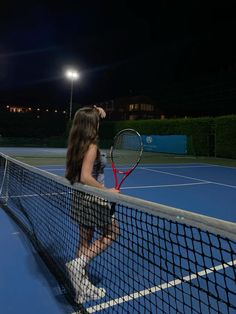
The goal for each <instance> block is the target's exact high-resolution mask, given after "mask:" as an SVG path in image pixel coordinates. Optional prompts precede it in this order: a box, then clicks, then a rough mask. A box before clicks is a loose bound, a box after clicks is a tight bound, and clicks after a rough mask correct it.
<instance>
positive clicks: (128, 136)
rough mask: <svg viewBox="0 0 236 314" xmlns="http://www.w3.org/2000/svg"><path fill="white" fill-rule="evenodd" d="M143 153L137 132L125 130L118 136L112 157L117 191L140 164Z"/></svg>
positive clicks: (112, 148)
mask: <svg viewBox="0 0 236 314" xmlns="http://www.w3.org/2000/svg"><path fill="white" fill-rule="evenodd" d="M142 152H143V143H142V139H141V136H140V134H139V133H138V132H137V131H135V130H133V129H124V130H122V131H120V132H118V133H117V134H116V136H115V138H114V144H113V146H112V147H111V150H110V157H111V165H112V170H113V173H114V179H115V188H116V189H117V190H119V189H120V186H121V185H122V183H123V182H124V180H125V179H126V178H127V177H128V176H129V175H130V174H131V172H132V171H134V169H135V168H136V167H137V165H138V164H139V162H140V159H141V156H142ZM119 179H120V180H119Z"/></svg>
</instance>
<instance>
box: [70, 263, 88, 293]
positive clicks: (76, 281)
mask: <svg viewBox="0 0 236 314" xmlns="http://www.w3.org/2000/svg"><path fill="white" fill-rule="evenodd" d="M66 269H67V273H68V276H69V279H70V282H71V284H72V286H73V288H74V290H75V292H76V293H77V292H79V290H80V283H81V280H82V277H83V276H85V269H84V268H81V267H80V266H79V263H78V258H75V259H73V260H72V261H70V262H68V263H66Z"/></svg>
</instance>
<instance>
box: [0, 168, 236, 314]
mask: <svg viewBox="0 0 236 314" xmlns="http://www.w3.org/2000/svg"><path fill="white" fill-rule="evenodd" d="M41 169H44V170H46V171H48V172H51V173H53V174H56V175H59V176H64V173H65V168H64V167H63V166H56V165H55V166H53V165H51V166H43V167H41ZM105 175H106V186H107V187H113V185H114V181H113V174H112V169H111V168H110V167H107V168H106V169H105ZM121 193H124V194H126V195H131V196H135V197H138V198H141V199H144V200H148V201H152V202H156V203H161V204H165V205H169V206H172V207H176V208H180V209H184V210H187V211H192V212H195V213H199V214H202V215H207V216H211V217H214V218H218V219H222V220H227V221H230V222H234V223H236V210H235V204H236V168H233V167H225V166H217V165H210V164H201V163H192V164H161V165H151V164H150V165H140V166H139V167H138V168H137V169H136V170H135V171H134V172H133V174H132V175H130V177H128V178H127V180H126V181H125V183H124V185H123V186H122V189H121ZM146 233H147V234H148V230H146ZM144 236H145V235H144ZM127 238H128V235H127ZM116 245H117V244H115V243H114V244H113V248H110V249H113V250H114V251H115V246H116ZM0 247H1V252H2V253H1V259H0V313H2V314H13V313H14V314H15V313H24V314H27V313H34V314H39V313H40V314H42V313H50V314H60V313H66V314H69V313H73V309H72V307H71V306H70V305H69V304H68V303H67V301H66V300H65V299H64V297H63V295H62V294H61V293H60V288H59V287H58V284H57V282H56V281H55V279H54V277H53V276H52V275H51V274H50V272H49V271H48V270H47V268H46V266H45V265H44V263H43V262H42V261H41V259H40V257H38V256H37V254H36V252H34V249H33V248H32V246H31V245H30V243H29V241H28V240H27V239H26V237H25V235H24V234H23V232H22V231H21V229H19V228H18V226H17V225H16V224H15V223H14V222H12V220H11V219H10V218H9V217H8V216H7V215H6V213H5V212H4V211H1V210H0ZM149 249H150V250H152V249H154V248H152V247H149ZM99 258H100V257H98V262H99ZM107 258H108V257H107ZM110 258H111V259H112V258H113V259H114V260H112V261H109V263H108V264H109V265H110V264H111V265H114V269H113V270H109V271H111V272H114V274H115V273H116V269H115V265H116V261H115V258H114V257H110ZM126 262H128V263H129V262H130V263H132V254H131V256H129V261H126ZM95 264H96V262H95ZM95 266H96V265H95ZM206 266H207V265H206ZM117 267H118V266H117ZM103 271H104V270H103ZM123 271H124V272H123V274H122V276H124V277H126V276H127V278H128V277H129V276H128V275H129V274H128V269H127V270H125V269H124V270H123ZM142 271H143V270H141V269H140V275H142ZM126 272H127V273H126ZM155 272H159V269H158V267H156V269H155V270H154V273H155ZM209 276H211V274H210V275H209ZM172 279H173V278H168V279H167V281H171V280H172ZM102 284H103V286H105V287H106V282H102ZM230 285H231V286H232V287H231V288H232V289H235V288H234V287H233V285H232V283H231V284H230ZM146 287H148V282H143V283H142V286H140V285H138V280H137V287H133V289H134V290H135V291H136V290H139V291H140V290H143V291H144V290H145V289H146ZM107 289H109V287H107ZM129 289H130V288H128V285H127V287H124V288H123V289H122V296H123V295H124V292H125V293H126V294H127V295H130V294H132V291H130V290H129ZM171 289H173V288H171ZM193 293H194V291H193ZM120 297H121V295H120V293H119V291H117V292H116V293H114V295H113V298H114V300H116V301H117V302H119V301H120V302H123V303H125V302H126V301H125V299H122V300H119V298H120ZM148 297H149V298H150V299H151V298H152V293H150V294H149V296H148ZM109 301H110V300H107V299H105V300H102V301H101V303H106V306H107V307H108V308H106V311H107V312H106V313H108V311H109V313H119V312H118V310H117V308H116V306H117V305H115V306H111V308H110V310H109ZM127 302H132V301H130V300H127ZM234 304H235V305H236V300H234ZM193 306H194V304H193ZM85 307H86V308H88V309H89V310H90V313H96V311H95V310H93V308H92V307H93V303H92V302H91V303H88V304H85ZM147 312H148V313H158V312H156V309H155V308H153V309H147ZM99 313H102V311H99ZM124 313H125V312H124ZM127 313H128V312H127ZM139 313H145V308H144V307H142V306H141V307H140V309H139ZM172 313H174V311H173V312H172ZM222 313H223V312H222ZM232 313H233V312H232Z"/></svg>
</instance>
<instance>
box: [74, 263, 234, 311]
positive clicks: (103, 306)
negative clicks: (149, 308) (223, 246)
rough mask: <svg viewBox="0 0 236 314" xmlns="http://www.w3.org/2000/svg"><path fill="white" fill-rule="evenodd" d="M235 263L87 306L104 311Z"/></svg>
mask: <svg viewBox="0 0 236 314" xmlns="http://www.w3.org/2000/svg"><path fill="white" fill-rule="evenodd" d="M235 265H236V260H233V261H230V262H228V263H224V264H220V265H217V266H214V267H211V268H208V269H204V270H202V271H199V272H198V273H196V274H191V275H188V276H185V277H183V278H182V279H181V280H180V279H174V280H172V281H169V282H166V283H163V284H161V285H158V286H154V287H151V288H148V289H145V290H141V291H137V292H134V293H131V294H128V295H125V296H122V297H119V298H116V299H113V300H110V301H108V302H104V303H101V304H98V305H95V306H91V307H89V308H87V309H86V311H87V312H88V313H96V312H99V311H102V310H104V309H106V308H109V307H112V306H115V305H119V304H122V303H124V302H129V301H133V300H135V299H138V298H141V297H144V296H147V295H149V294H151V293H155V292H158V291H160V290H164V289H168V288H172V287H174V286H177V285H180V284H182V283H185V282H188V281H191V280H194V279H196V278H198V277H203V276H206V275H208V274H211V273H213V272H217V271H220V270H222V269H226V268H228V267H232V266H235ZM72 314H78V313H77V312H75V313H72Z"/></svg>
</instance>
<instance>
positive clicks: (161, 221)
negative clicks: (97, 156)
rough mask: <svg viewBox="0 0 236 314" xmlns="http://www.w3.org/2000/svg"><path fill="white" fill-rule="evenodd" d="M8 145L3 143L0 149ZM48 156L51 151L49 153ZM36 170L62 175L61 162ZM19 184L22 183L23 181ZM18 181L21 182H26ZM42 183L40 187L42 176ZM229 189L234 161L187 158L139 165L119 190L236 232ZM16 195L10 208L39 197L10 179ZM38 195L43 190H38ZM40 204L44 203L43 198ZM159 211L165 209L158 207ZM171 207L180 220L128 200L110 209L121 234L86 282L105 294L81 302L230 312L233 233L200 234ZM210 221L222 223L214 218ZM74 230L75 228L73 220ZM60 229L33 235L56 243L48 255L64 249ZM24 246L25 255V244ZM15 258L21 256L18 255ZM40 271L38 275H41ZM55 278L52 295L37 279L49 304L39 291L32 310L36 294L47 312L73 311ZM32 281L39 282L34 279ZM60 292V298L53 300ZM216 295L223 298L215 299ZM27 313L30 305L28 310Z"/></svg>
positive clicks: (235, 290) (234, 180)
mask: <svg viewBox="0 0 236 314" xmlns="http://www.w3.org/2000/svg"><path fill="white" fill-rule="evenodd" d="M10 151H11V150H10V149H7V150H6V151H5V153H9V152H10ZM29 151H30V152H31V153H32V154H33V155H34V154H35V152H34V151H33V150H32V149H30V150H29ZM44 153H45V156H47V158H48V162H49V161H54V159H53V158H54V157H52V156H49V155H50V150H47V149H46V150H45V151H44ZM18 154H19V152H18ZM24 154H26V151H24V152H22V155H24ZM48 154H49V155H48ZM57 154H58V155H57V157H55V158H56V160H59V159H60V158H62V159H61V161H62V160H63V154H64V151H62V150H58V151H57ZM53 156H55V151H54V152H53ZM50 158H51V159H50ZM22 159H23V157H22V158H21V160H22ZM40 168H41V169H43V170H46V171H48V172H50V173H52V174H54V175H57V176H62V177H63V176H64V171H65V168H64V165H63V162H61V165H60V163H59V162H58V164H54V163H51V162H50V165H49V164H47V165H46V164H45V165H43V166H40ZM12 171H13V170H12ZM17 171H20V170H14V171H13V172H12V173H13V174H15V173H16V172H17ZM105 172H106V185H107V186H110V187H112V186H113V185H114V182H113V175H112V169H111V167H109V166H108V167H107V168H106V170H105ZM37 178H38V177H37V176H35V177H34V178H33V179H32V184H33V183H37ZM50 180H51V178H50ZM20 182H21V183H22V181H20ZM50 182H51V181H50ZM22 184H23V185H24V182H23V183H22ZM44 185H46V181H45V183H44ZM48 189H49V188H48ZM235 189H236V168H235V167H230V166H222V165H215V164H206V163H199V162H188V163H175V164H151V163H150V164H141V165H140V166H139V167H138V168H137V169H136V170H135V172H134V173H133V174H132V176H130V177H128V179H127V180H126V182H125V183H124V185H123V187H122V189H121V192H122V194H125V195H128V196H132V197H133V196H134V197H138V198H139V199H142V200H146V201H151V202H155V203H160V204H163V205H166V206H167V207H166V209H168V206H170V207H174V208H179V209H183V210H186V211H187V212H189V213H190V214H191V212H194V213H197V214H200V215H203V216H210V217H213V218H216V219H220V220H225V221H228V222H231V227H232V229H230V230H233V229H234V235H235V228H234V227H235V225H234V223H236V212H235V204H236V193H235ZM14 193H15V194H14V195H15V196H14V197H15V198H14V200H13V201H12V207H14V206H16V202H17V205H19V198H20V199H21V201H20V205H21V207H22V208H26V207H27V203H28V200H29V199H30V202H31V203H34V202H35V203H37V202H38V195H36V194H34V192H32V191H31V194H29V191H27V190H25V191H23V192H22V188H19V191H17V188H16V185H14ZM22 193H23V194H22ZM26 193H28V194H26ZM40 193H42V194H43V195H45V192H43V190H42V192H40ZM50 193H53V192H52V191H51V192H50ZM22 195H23V198H22ZM26 195H27V197H26ZM18 196H21V197H18ZM29 196H30V197H29ZM54 198H55V200H54ZM50 199H51V201H50V202H51V203H50V204H51V205H50V206H51V208H50V213H51V215H50V213H49V212H45V213H44V214H43V215H44V216H45V217H44V219H45V221H44V220H43V219H42V220H41V221H40V222H39V220H37V221H38V224H37V225H34V228H36V230H35V231H36V232H37V231H39V230H41V227H42V226H44V227H45V226H46V221H47V219H51V218H52V217H53V205H54V204H55V205H56V206H55V207H57V206H58V205H57V202H58V194H56V195H54V197H53V195H52V194H51V195H50ZM16 200H17V201H16ZM44 201H45V202H46V200H43V199H42V200H40V202H42V203H40V202H38V205H37V207H38V208H44V203H43V202H44ZM128 201H129V202H131V201H130V200H127V202H128ZM54 202H55V203H54ZM45 204H47V206H48V203H45ZM129 204H130V203H129ZM133 205H134V206H136V207H138V206H139V207H142V205H146V206H147V204H146V203H145V202H144V203H142V201H137V204H135V203H134V204H133ZM38 208H37V209H38ZM150 208H151V207H150ZM162 209H163V211H165V207H164V206H163V208H162ZM176 213H179V216H178V217H177V216H175V220H177V221H178V220H179V221H180V223H179V224H178V223H176V221H174V220H173V221H172V220H171V217H170V218H169V219H167V218H166V217H161V216H160V217H155V216H153V215H151V214H150V209H148V210H147V211H145V209H144V214H143V213H142V211H138V210H136V209H134V210H133V208H132V207H129V206H127V205H126V206H123V207H118V210H117V213H116V215H117V219H118V221H119V224H120V230H121V233H120V235H119V238H118V239H117V241H116V242H115V243H114V244H112V246H111V247H110V248H109V249H108V250H107V251H106V252H104V253H103V254H102V255H101V256H99V257H97V258H96V259H95V260H94V261H93V262H92V263H91V265H90V269H89V270H88V272H89V275H90V276H91V280H93V281H94V282H95V283H97V284H98V285H99V286H102V287H104V288H106V290H107V292H108V294H107V296H106V297H105V298H104V299H102V300H99V302H98V301H96V302H95V301H92V302H87V303H85V304H83V306H84V309H86V310H87V312H88V313H131V312H132V313H159V312H160V313H184V312H186V313H236V287H235V278H236V275H235V272H236V269H235V265H236V255H235V254H236V242H235V238H234V239H232V241H230V242H229V241H228V240H227V234H228V233H231V231H229V230H226V231H225V233H226V238H224V237H222V238H221V237H219V236H215V235H214V233H211V231H213V230H210V233H209V232H207V233H202V231H200V230H199V229H198V227H196V226H194V227H193V228H190V227H186V226H185V224H183V223H185V222H189V220H188V219H190V218H191V219H192V218H193V219H195V218H196V217H195V216H194V217H188V214H183V213H182V212H181V211H179V212H178V211H177V212H176ZM1 215H2V213H1ZM163 215H164V214H163ZM168 215H170V214H168ZM203 216H199V217H200V218H201V222H199V225H200V224H202V223H203V222H204V217H203ZM168 217H169V216H168ZM57 219H58V218H57ZM1 221H2V222H4V225H5V226H6V225H7V224H9V226H8V227H9V228H10V229H11V227H12V225H10V224H11V223H9V221H8V220H7V217H5V216H4V218H3V219H2V220H1ZM7 221H8V222H7ZM57 222H58V223H59V226H61V227H62V228H63V226H65V221H63V219H62V220H61V221H60V220H57ZM211 222H212V221H211V220H209V221H208V220H207V218H206V219H205V225H208V223H211ZM215 222H216V223H218V224H219V225H220V221H218V220H217V221H215ZM60 223H61V225H60ZM25 224H29V222H28V221H26V222H25ZM203 224H204V223H203ZM187 225H188V224H187ZM66 226H67V227H65V228H64V229H63V235H64V236H65V237H66V233H67V231H68V230H67V228H71V225H70V227H69V225H66ZM29 227H30V226H29ZM14 228H15V226H14ZM14 228H13V229H12V230H13V233H14V232H20V231H19V230H17V231H14V230H15V229H14ZM37 228H38V229H37ZM73 228H74V229H75V228H76V226H73ZM6 232H8V231H6ZM59 233H60V228H59V229H57V228H55V229H53V230H52V229H51V230H50V232H48V234H47V236H45V235H43V234H41V233H38V234H39V235H40V236H41V237H42V238H40V237H39V240H41V241H42V242H44V243H45V244H46V246H47V247H49V246H50V245H52V244H53V245H54V248H53V247H51V248H50V250H51V254H52V255H53V254H54V253H53V249H55V247H57V245H58V248H59V247H60V249H61V250H62V251H67V250H68V247H67V246H68V242H61V241H59V242H60V243H57V241H55V238H57V239H60V235H59ZM73 234H74V233H73ZM49 235H50V236H51V238H50V236H49ZM52 235H54V236H52ZM55 235H57V237H55ZM44 237H45V238H44ZM18 240H19V243H18V244H19V246H20V245H21V243H22V241H23V242H24V243H25V240H23V239H19V237H18ZM6 242H7V243H9V246H10V245H13V244H12V243H11V242H12V236H11V237H9V238H7V237H6V240H5V243H6ZM63 246H65V247H63ZM17 247H18V246H17ZM18 248H19V247H18ZM121 248H122V249H121ZM21 249H23V248H21ZM21 249H19V250H21ZM24 249H25V248H24ZM73 250H74V247H73V248H72V247H70V254H71V253H73ZM27 252H28V254H29V250H28V251H27ZM56 253H57V252H56ZM56 253H55V254H56ZM121 253H122V254H121ZM33 255H37V254H36V252H34V254H33V253H32V256H33ZM19 256H21V254H20V253H19ZM33 259H34V258H32V260H33ZM32 263H33V262H32ZM62 263H64V260H63V261H62ZM40 265H41V266H40V267H39V268H41V269H44V267H43V266H42V265H43V264H40ZM213 265H214V266H213ZM5 266H6V265H5ZM16 268H17V266H16ZM4 269H7V267H5V268H4ZM190 270H191V271H190ZM45 272H46V276H51V275H50V273H49V272H48V271H47V270H45ZM22 273H24V272H22ZM1 276H2V274H1ZM40 276H42V278H44V275H42V274H41V275H40ZM31 279H32V278H31ZM21 280H22V281H21V283H22V286H23V287H25V286H28V287H29V289H30V285H31V284H32V282H31V280H30V279H29V281H28V283H27V279H26V280H24V277H23V276H22V277H21ZM5 281H7V279H5ZM52 281H53V277H52ZM53 282H54V288H53V290H54V292H55V291H57V292H56V294H57V298H55V293H53V292H49V291H51V289H52V285H49V284H48V285H45V280H43V284H42V286H44V288H45V286H46V289H45V290H46V291H45V295H47V298H46V300H47V302H46V301H45V296H44V295H40V294H39V295H38V298H37V299H38V301H39V304H38V309H39V312H38V313H40V310H41V312H42V308H40V302H41V301H42V300H41V297H42V298H43V304H44V305H45V306H46V307H47V306H48V303H49V302H51V308H50V313H72V312H73V310H72V309H70V305H69V304H68V303H67V300H66V299H63V293H61V295H60V288H59V286H58V285H57V283H55V281H53ZM36 283H37V284H38V281H36ZM41 283H42V282H41ZM190 283H191V284H190ZM34 284H35V281H34ZM199 286H200V287H201V288H200V289H199ZM2 289H3V288H1V290H2ZM34 289H35V288H34ZM31 290H32V289H31ZM3 291H4V290H3ZM206 291H208V293H206ZM22 292H24V289H22ZM3 294H4V292H3V293H1V295H3ZM58 295H59V296H60V301H58ZM1 297H2V299H0V306H1V303H2V304H4V306H6V304H8V308H4V310H5V313H6V314H8V313H9V314H10V313H13V312H11V311H12V308H13V307H12V306H11V307H10V306H9V304H10V303H11V298H10V297H9V299H7V297H5V300H3V296H1ZM11 297H12V296H11ZM22 298H23V299H26V298H27V296H24V293H23V295H22ZM157 300H158V302H157ZM222 300H224V302H221V301H222ZM200 301H201V302H200ZM229 304H230V306H229ZM29 305H30V304H29ZM29 307H30V306H29ZM31 310H32V309H31ZM22 312H23V311H22ZM30 312H32V311H30V308H29V313H30ZM24 313H26V311H24ZM34 313H37V310H34Z"/></svg>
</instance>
